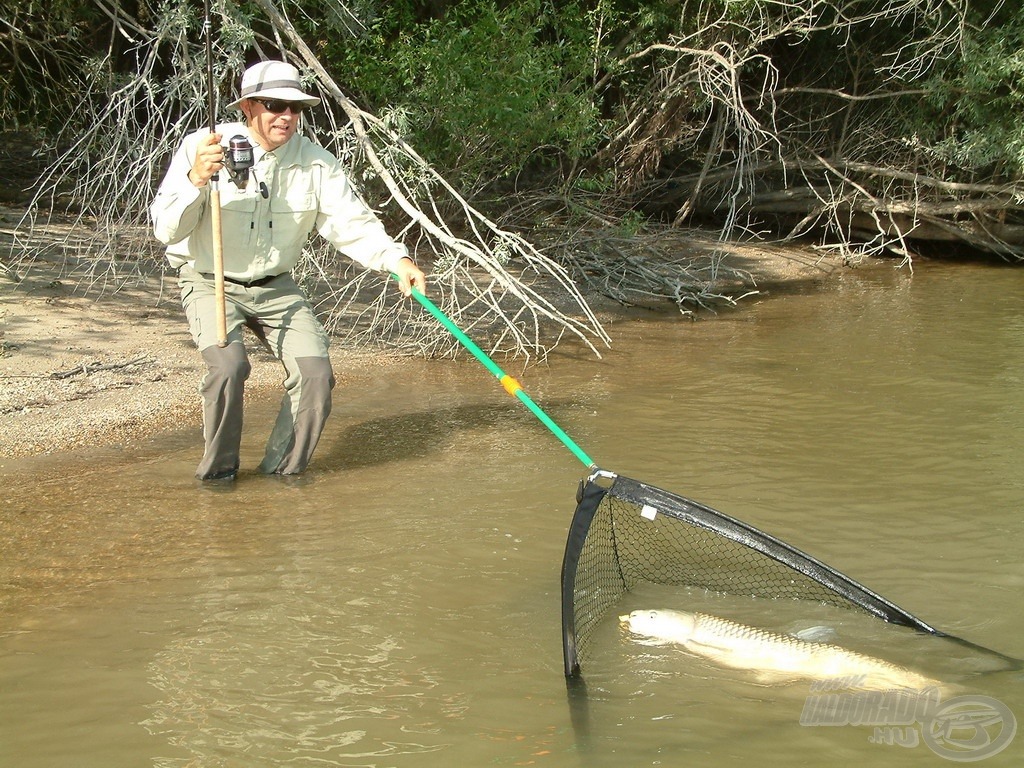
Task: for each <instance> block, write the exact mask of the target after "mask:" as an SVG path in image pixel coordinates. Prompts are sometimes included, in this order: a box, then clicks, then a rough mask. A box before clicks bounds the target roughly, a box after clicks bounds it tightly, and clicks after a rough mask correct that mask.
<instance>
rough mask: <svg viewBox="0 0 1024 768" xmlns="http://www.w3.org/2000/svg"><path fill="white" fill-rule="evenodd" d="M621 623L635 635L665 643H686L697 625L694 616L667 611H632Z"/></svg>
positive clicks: (681, 612)
mask: <svg viewBox="0 0 1024 768" xmlns="http://www.w3.org/2000/svg"><path fill="white" fill-rule="evenodd" d="M619 621H620V622H621V623H622V625H623V626H624V627H626V629H628V630H629V631H630V632H632V633H633V634H634V635H641V636H643V637H646V638H649V639H651V640H654V641H658V642H663V643H685V642H686V641H687V640H689V639H690V637H692V636H693V632H694V629H695V628H696V625H697V619H696V617H695V616H694V614H692V613H687V612H686V611H671V610H666V609H647V610H642V611H632V612H631V613H628V614H626V615H624V616H620V617H619Z"/></svg>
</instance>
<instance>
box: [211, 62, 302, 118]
mask: <svg viewBox="0 0 1024 768" xmlns="http://www.w3.org/2000/svg"><path fill="white" fill-rule="evenodd" d="M243 99H280V100H281V101H293V102H299V103H302V104H308V105H309V106H311V107H315V106H316V105H317V104H319V103H320V99H318V98H317V97H316V96H310V95H309V94H308V93H304V92H303V90H302V83H300V82H299V70H297V69H296V68H295V67H293V66H292V65H291V64H286V63H285V62H283V61H261V62H260V63H259V64H253V65H252V66H251V67H249V68H248V69H247V70H245V74H244V75H242V90H241V93H240V95H239V97H238V98H237V99H236V100H235V101H233V102H231V103H230V104H228V107H227V108H228V109H238V106H239V105H240V104H241V103H242V100H243Z"/></svg>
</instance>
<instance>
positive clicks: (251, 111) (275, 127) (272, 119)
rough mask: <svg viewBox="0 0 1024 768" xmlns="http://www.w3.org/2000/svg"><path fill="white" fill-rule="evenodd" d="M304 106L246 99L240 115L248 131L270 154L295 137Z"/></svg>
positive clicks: (270, 100)
mask: <svg viewBox="0 0 1024 768" xmlns="http://www.w3.org/2000/svg"><path fill="white" fill-rule="evenodd" d="M304 107H305V105H304V104H296V103H294V102H290V101H277V100H274V99H246V100H245V101H243V102H242V113H243V114H244V115H245V117H246V121H247V123H248V124H249V131H250V133H252V136H253V138H254V139H256V141H257V142H258V143H259V145H260V146H261V147H263V149H265V150H267V151H268V152H271V151H273V150H275V149H277V148H278V147H280V146H282V145H283V144H285V143H286V142H287V141H288V139H290V138H291V137H292V136H293V135H295V131H296V130H297V128H298V126H299V113H300V112H301V111H302V109H303V108H304Z"/></svg>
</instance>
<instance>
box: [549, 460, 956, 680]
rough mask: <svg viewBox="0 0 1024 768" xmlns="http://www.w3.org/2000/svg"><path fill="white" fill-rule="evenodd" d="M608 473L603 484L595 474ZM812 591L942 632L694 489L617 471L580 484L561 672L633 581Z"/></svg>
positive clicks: (804, 596) (799, 594)
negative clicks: (678, 491) (695, 496)
mask: <svg viewBox="0 0 1024 768" xmlns="http://www.w3.org/2000/svg"><path fill="white" fill-rule="evenodd" d="M610 478H614V480H613V482H612V483H611V485H610V486H609V487H605V485H602V484H601V483H600V482H599V480H602V479H603V480H604V482H605V483H607V480H608V479H610ZM644 582H647V583H652V584H664V585H670V586H681V587H682V586H686V587H697V588H703V589H708V590H712V591H715V592H720V593H724V594H731V595H746V596H751V597H762V598H770V599H783V598H785V599H797V600H812V601H815V602H818V603H825V604H828V605H834V606H839V607H843V608H854V609H860V610H863V611H867V612H868V613H871V614H873V615H875V616H877V617H879V618H882V619H884V620H885V621H888V622H892V623H894V624H899V625H903V626H908V627H913V628H914V629H917V630H920V631H922V632H927V633H929V634H934V635H942V634H943V633H941V632H939V631H938V630H936V629H934V628H932V627H930V626H928V625H927V624H925V623H924V622H923V621H921V620H920V619H917V618H915V617H914V616H911V615H910V614H909V613H907V612H906V611H904V610H902V609H901V608H899V607H897V606H896V605H893V604H892V603H890V602H889V601H887V600H885V599H884V598H882V597H880V596H879V595H877V594H875V593H874V592H872V591H870V590H869V589H867V588H866V587H864V586H862V585H861V584H858V583H857V582H855V581H853V580H852V579H850V578H847V577H846V576H844V575H843V574H841V573H839V572H838V571H835V570H833V569H832V568H830V567H829V566H827V565H825V564H824V563H821V562H819V561H818V560H815V559H814V558H812V557H811V556H809V555H807V554H805V553H803V552H801V551H799V550H798V549H795V548H793V547H791V546H790V545H788V544H786V543H785V542H782V541H779V540H778V539H776V538H773V537H772V536H769V535H768V534H766V533H764V532H762V531H759V530H757V529H756V528H753V527H751V526H749V525H747V524H745V523H743V522H740V521H739V520H736V519H734V518H731V517H728V516H727V515H723V514H722V513H721V512H716V511H715V510H713V509H711V508H710V507H706V506H704V505H703V504H699V503H698V502H696V501H693V500H692V499H687V498H684V497H682V496H676V495H674V494H671V493H668V492H667V491H664V490H662V489H660V488H656V487H654V486H650V485H646V484H644V483H641V482H638V481H636V480H630V479H629V478H626V477H621V476H605V477H604V478H601V477H600V476H595V477H592V478H591V479H590V480H588V481H587V482H586V484H585V485H584V486H583V487H582V489H581V492H580V494H579V498H578V504H577V507H576V513H575V515H574V516H573V520H572V524H571V526H570V529H569V536H568V540H567V542H566V548H565V557H564V559H563V561H562V646H563V651H564V656H565V674H566V677H575V676H577V675H579V672H580V661H581V658H582V657H583V656H585V655H586V653H587V650H588V647H589V644H590V639H591V636H592V634H593V631H594V629H595V627H596V626H597V625H598V623H599V622H600V621H601V618H602V617H603V616H604V614H605V613H606V612H607V610H608V609H609V608H610V607H611V606H612V605H614V604H615V603H616V602H618V600H619V599H620V598H621V597H622V596H623V594H624V593H625V592H627V591H629V590H632V589H633V588H634V587H636V585H638V584H641V583H644Z"/></svg>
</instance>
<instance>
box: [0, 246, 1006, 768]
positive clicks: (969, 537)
mask: <svg viewBox="0 0 1024 768" xmlns="http://www.w3.org/2000/svg"><path fill="white" fill-rule="evenodd" d="M610 330H611V333H612V336H613V339H614V340H615V345H614V347H613V349H612V350H610V351H609V352H608V353H607V354H606V355H605V356H604V358H603V359H602V360H596V359H594V358H593V357H587V356H586V355H584V354H582V353H581V354H580V355H570V354H568V351H566V353H565V354H556V355H554V356H553V357H552V359H551V360H550V361H549V363H548V364H546V365H544V366H537V367H531V368H529V369H528V370H526V371H525V372H522V373H521V374H520V378H521V379H522V381H523V384H524V386H525V388H526V389H527V391H529V392H530V394H531V395H532V396H533V398H534V400H536V401H537V402H538V403H539V404H540V405H541V406H542V407H543V408H544V409H545V410H546V411H547V412H548V413H549V414H550V415H551V416H552V418H554V420H555V421H556V422H558V423H559V424H560V425H561V426H562V427H563V428H564V429H565V430H566V432H568V433H569V434H570V435H572V436H573V437H574V438H575V440H576V441H577V442H578V443H579V444H580V445H581V446H582V447H583V448H584V449H585V450H586V451H587V453H589V454H590V455H591V456H592V457H593V458H594V459H595V460H596V461H597V462H598V463H599V464H600V465H601V466H602V467H604V468H607V469H610V470H614V471H616V472H620V473H622V474H625V475H629V476H631V477H635V478H637V479H640V480H644V481H646V482H648V483H652V484H654V485H657V486H660V487H663V488H666V489H668V490H671V491H673V492H675V493H678V494H683V495H686V496H689V497H692V498H695V499H698V500H700V501H702V502H704V503H706V504H708V505H711V506H713V507H715V508H717V509H719V510H721V511H723V512H726V513H727V514H730V515H732V516H734V517H738V518H740V519H742V520H745V521H747V522H749V523H752V524H753V525H755V526H758V527H760V528H762V529H763V530H765V531H768V532H769V533H771V534H773V535H775V536H777V537H779V538H781V539H783V540H785V541H788V542H789V543H791V544H793V545H795V546H797V547H799V548H801V549H803V550H805V551H806V552H808V553H810V554H812V555H814V556H815V557H817V558H818V559H820V560H823V561H824V562H826V563H828V564H830V565H832V566H833V567H835V568H837V569H838V570H840V571H842V572H844V573H846V574H847V575H849V576H851V577H853V578H854V579H857V580H859V581H861V582H863V583H864V584H866V585H867V586H869V587H870V588H871V589H873V590H875V591H876V592H879V593H880V594H882V595H884V596H885V597H887V598H888V599H890V600H892V601H893V602H895V603H897V604H899V605H900V606H901V607H903V608H906V609H907V610H909V611H911V612H912V613H914V614H916V615H917V616H919V617H921V618H922V619H924V620H925V621H927V622H929V623H931V624H933V625H935V626H937V627H938V628H940V629H942V630H945V631H947V632H951V633H954V634H957V635H959V636H961V637H964V638H966V639H968V640H971V641H973V642H975V643H979V644H981V645H984V646H987V647H991V648H994V649H997V650H999V651H1001V652H1003V653H1005V654H1009V655H1011V656H1016V657H1024V555H1022V553H1024V471H1022V470H1021V463H1022V457H1024V272H1022V271H1021V270H1020V269H1011V268H1005V267H999V266H964V265H957V266H946V265H941V264H927V265H923V266H918V268H917V271H916V272H915V274H914V275H912V276H911V275H910V274H908V273H907V272H905V271H902V272H901V271H896V270H893V269H891V268H888V267H885V268H881V269H871V270H855V271H852V272H850V273H849V274H848V275H846V276H844V277H842V278H841V279H839V280H837V281H835V282H834V284H832V285H830V286H828V287H827V288H824V289H822V288H820V287H819V288H815V289H813V290H810V291H806V292H802V291H799V290H793V291H789V292H783V293H779V292H775V293H773V294H771V295H769V296H765V297H762V298H753V299H749V300H747V301H746V302H745V303H744V304H743V305H742V307H741V308H740V309H739V310H736V311H727V312H723V313H722V314H721V316H719V317H718V318H716V319H713V320H707V321H698V322H690V321H688V320H683V319H678V318H672V319H656V318H654V317H649V318H642V319H638V320H635V321H624V322H622V323H619V324H616V325H614V326H612V327H611V329H610ZM509 368H510V370H512V367H511V366H509ZM512 372H514V373H516V374H519V371H518V370H512ZM335 403H336V410H335V413H334V415H333V416H332V420H331V422H330V425H329V427H328V432H327V434H326V435H325V437H324V439H323V443H322V445H321V448H320V451H319V453H318V455H317V459H316V463H315V466H314V467H313V468H312V469H311V470H310V472H309V473H308V474H307V475H306V476H305V477H303V478H302V479H300V480H298V481H295V482H283V481H281V480H276V479H268V478H262V477H258V476H256V475H255V474H252V473H251V472H249V473H245V472H243V474H242V476H241V477H240V478H239V480H238V482H237V483H235V484H234V486H231V487H213V488H209V487H200V486H198V485H197V484H196V483H195V481H194V480H193V479H192V470H193V467H194V464H195V462H196V460H197V458H198V453H197V451H198V449H199V442H198V435H196V434H195V433H194V432H188V433H182V434H170V435H167V434H164V435H161V436H159V437H158V438H157V439H155V440H153V441H151V442H148V443H146V444H144V445H141V446H138V447H133V448H131V449H104V450H99V449H97V450H96V451H94V452H91V453H83V454H76V455H73V456H70V457H68V456H64V457H60V458H56V459H55V458H36V459H31V460H23V461H17V462H5V466H4V469H3V471H2V476H0V766H3V768H7V767H8V766H10V768H15V767H16V768H54V767H58V768H62V767H63V766H68V767H71V766H74V768H92V767H95V768H116V767H118V766H154V767H159V768H172V767H173V768H193V767H198V766H202V767H203V768H206V767H207V766H211V767H218V768H219V767H221V766H225V767H231V768H236V767H237V768H248V767H250V766H252V767H257V766H259V767H262V766H380V767H382V768H383V767H385V766H396V767H400V768H405V767H407V766H415V767H416V768H430V767H432V766H451V765H464V766H488V765H510V766H512V765H537V766H551V768H562V767H563V766H648V765H650V766H656V765H665V766H674V765H684V764H693V765H702V766H725V765H737V764H740V763H741V762H742V763H745V764H748V765H751V766H775V765H778V766H783V765H785V766H792V765H813V766H818V765H858V766H861V765H863V766H876V765H877V766H890V765H892V766H896V765H899V766H903V765H936V764H940V765H941V764H946V763H950V762H954V761H955V760H960V761H962V760H964V759H966V758H970V759H971V760H977V761H979V762H981V764H983V765H986V766H988V765H991V766H1004V765H1007V766H1008V765H1020V764H1022V758H1024V734H1020V735H1018V736H1017V737H1016V739H1010V740H1009V741H1007V736H1008V735H1012V728H1013V726H1014V723H1015V722H1016V719H1024V675H1022V673H1021V672H1019V671H1016V672H1014V671H1009V672H1008V671H997V672H987V671H986V672H978V671H977V669H975V668H974V667H972V666H970V665H961V664H960V662H959V661H957V660H955V659H953V658H952V655H951V652H950V649H949V647H948V646H947V645H946V644H945V642H946V641H942V640H941V639H937V638H931V637H921V636H916V635H913V633H910V632H908V631H906V630H901V629H899V628H896V627H893V626H891V625H887V624H884V623H883V622H880V621H877V620H874V619H871V618H866V619H864V620H863V621H859V622H858V620H857V619H855V618H851V617H849V616H848V615H846V612H840V613H842V614H843V615H841V616H830V615H825V614H823V613H822V611H821V610H820V609H818V608H816V607H807V608H806V609H804V608H802V607H801V606H800V604H799V603H795V604H793V605H790V604H787V605H785V606H774V605H769V606H767V607H766V606H764V605H760V604H758V605H752V606H751V607H750V615H751V622H754V621H755V619H757V618H758V617H759V616H761V617H763V616H765V615H766V612H767V613H773V614H777V613H778V611H783V612H785V618H786V620H787V621H789V620H791V621H792V622H793V623H794V625H795V624H796V623H798V622H800V621H801V620H805V619H807V618H808V617H810V619H813V622H814V623H815V624H816V625H825V626H829V625H833V626H832V627H831V629H832V630H833V631H835V630H836V628H837V627H839V628H841V627H842V626H844V625H847V624H850V623H854V624H857V626H856V628H855V629H856V633H857V634H858V637H859V642H860V643H861V644H867V645H868V646H869V647H868V648H867V650H870V652H871V653H872V654H873V655H876V656H878V657H880V658H884V659H888V660H891V661H896V662H899V663H902V664H907V665H909V666H916V667H918V668H923V669H925V670H926V671H931V672H935V673H938V674H941V675H942V676H943V677H944V679H947V680H948V681H949V682H951V683H954V684H956V685H957V686H958V689H959V692H960V695H965V696H967V698H969V699H972V700H973V701H974V702H975V704H976V703H977V701H984V702H988V703H989V704H993V703H994V704H993V706H994V707H995V709H993V710H992V712H993V713H994V714H993V715H992V716H991V717H990V718H989V720H988V722H987V724H984V725H980V726H979V725H977V724H975V725H974V726H971V728H973V730H967V731H964V730H963V729H961V731H960V732H958V733H956V734H954V735H953V736H952V737H951V738H950V739H946V740H945V741H944V742H942V743H937V742H936V737H935V736H932V737H931V738H926V734H925V733H924V731H925V730H927V726H926V725H925V724H921V723H919V722H911V723H909V724H908V723H903V724H899V723H896V722H893V721H891V720H890V721H885V718H884V717H882V718H881V719H878V720H877V722H874V723H867V724H856V723H840V724H832V725H829V724H827V723H823V722H814V721H813V718H810V719H809V718H808V717H807V716H806V714H805V712H806V710H807V705H808V700H809V698H810V697H811V696H813V695H815V691H814V689H813V687H812V686H810V685H809V684H808V683H807V682H801V683H787V684H766V683H762V682H760V681H759V680H757V679H755V677H754V676H753V675H750V674H748V673H747V672H744V671H741V670H733V669H724V668H721V667H718V666H716V665H715V664H714V663H712V662H709V661H707V660H705V659H701V658H695V657H693V656H691V655H687V654H685V653H682V652H681V651H679V650H678V649H671V648H657V649H653V648H650V647H645V646H641V645H638V644H636V643H635V642H633V641H632V640H631V639H629V638H627V637H625V636H623V635H622V634H621V633H620V632H619V631H618V630H617V629H616V628H615V627H614V618H613V617H609V622H610V623H609V625H608V627H607V628H606V630H605V631H604V633H603V634H602V635H601V637H600V638H599V641H598V647H597V649H596V651H595V653H594V654H593V658H590V659H588V661H587V664H586V666H585V669H584V678H585V680H586V684H587V693H586V699H585V702H584V704H585V706H584V707H582V708H581V707H580V702H579V701H578V699H575V698H574V700H573V704H572V706H570V699H569V697H568V696H567V689H566V684H565V680H564V678H563V675H562V658H561V647H560V617H559V600H558V582H559V570H560V567H561V557H562V550H563V548H564V545H565V534H566V529H567V526H568V522H569V519H570V517H571V514H572V510H573V507H574V505H575V498H574V497H575V491H576V485H577V482H578V481H579V479H580V478H581V477H582V476H583V475H584V474H585V470H584V468H583V467H582V465H581V464H580V463H579V462H578V461H577V460H576V458H574V457H573V455H572V454H571V453H570V452H569V451H567V450H566V449H565V448H564V446H562V445H561V444H560V443H559V442H558V441H557V440H555V439H554V438H553V437H552V436H551V435H550V434H549V433H548V432H547V431H546V430H545V429H544V428H543V427H542V426H541V425H540V424H539V423H538V422H537V420H536V419H534V418H533V417H532V416H531V415H530V414H529V413H528V412H527V411H526V410H525V409H523V408H522V407H521V406H520V405H519V404H517V403H516V402H515V401H512V400H510V399H509V398H507V397H506V396H505V394H504V393H503V392H502V391H501V389H500V388H499V387H498V386H497V384H496V382H494V380H493V379H492V378H491V377H490V376H489V375H488V374H487V373H486V372H485V371H484V370H483V369H482V368H481V367H480V366H479V365H478V364H477V363H476V362H475V361H473V360H472V359H470V358H467V359H466V360H462V361H458V362H454V363H453V362H450V361H449V362H424V361H415V360H410V361H407V362H403V363H400V364H398V365H396V366H392V367H382V368H380V369H379V370H372V369H371V370H368V371H365V372H360V373H358V374H353V375H350V376H346V377H344V378H343V381H342V386H341V387H340V388H339V390H338V392H337V395H336V400H335ZM275 407H276V405H275V403H274V402H272V401H268V402H266V403H265V404H257V405H256V406H255V407H254V408H252V409H251V410H250V413H249V414H248V423H247V432H246V443H245V452H244V454H243V463H244V464H245V466H246V467H254V466H255V465H256V463H257V462H258V460H259V452H260V447H261V443H262V440H263V439H264V437H265V436H266V434H267V432H268V430H269V426H270V423H271V421H272V419H273V415H274V410H275ZM651 599H657V600H659V601H661V603H662V605H660V606H651V605H646V604H645V603H644V602H643V601H644V600H651ZM687 599H688V596H687V595H686V594H683V593H673V592H671V591H661V592H658V593H657V594H656V595H654V594H653V593H652V594H630V595H627V596H626V597H625V598H624V599H623V605H622V608H623V609H631V608H637V607H665V606H664V603H671V602H674V603H676V605H675V606H674V607H685V605H686V601H687ZM716 599H717V598H716V597H715V596H714V595H706V594H705V595H701V596H700V600H701V607H702V609H703V610H714V606H715V605H716V602H715V601H716ZM730 600H731V603H730V605H729V607H730V610H731V611H732V612H733V613H734V614H735V612H736V611H737V610H741V611H742V609H743V606H737V605H736V598H730ZM751 602H752V603H755V602H757V601H753V600H752V601H751ZM860 650H864V648H860ZM968 703H970V702H968ZM990 714H991V713H990ZM802 715H803V717H802ZM986 739H987V740H988V741H986ZM1000 740H1001V741H1000ZM954 758H955V760H954Z"/></svg>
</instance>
